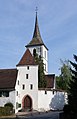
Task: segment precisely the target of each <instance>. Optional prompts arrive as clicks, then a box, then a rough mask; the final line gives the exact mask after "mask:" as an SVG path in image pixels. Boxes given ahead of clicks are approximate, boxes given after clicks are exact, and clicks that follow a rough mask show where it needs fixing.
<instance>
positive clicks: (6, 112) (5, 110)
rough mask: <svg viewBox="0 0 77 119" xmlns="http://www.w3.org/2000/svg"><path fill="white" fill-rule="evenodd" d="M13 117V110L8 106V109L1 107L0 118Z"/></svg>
mask: <svg viewBox="0 0 77 119" xmlns="http://www.w3.org/2000/svg"><path fill="white" fill-rule="evenodd" d="M7 115H11V108H10V107H8V106H6V107H0V116H7Z"/></svg>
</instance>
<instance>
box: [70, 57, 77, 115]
mask: <svg viewBox="0 0 77 119" xmlns="http://www.w3.org/2000/svg"><path fill="white" fill-rule="evenodd" d="M74 59H75V62H74V63H73V62H71V61H70V63H71V65H72V68H71V69H70V70H71V73H72V79H71V80H70V82H69V88H68V91H69V92H68V104H69V105H70V109H71V111H72V112H74V113H75V114H77V56H76V55H74Z"/></svg>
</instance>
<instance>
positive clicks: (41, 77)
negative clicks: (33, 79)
mask: <svg viewBox="0 0 77 119" xmlns="http://www.w3.org/2000/svg"><path fill="white" fill-rule="evenodd" d="M33 54H34V58H35V62H36V63H37V64H38V87H39V88H45V87H46V85H47V82H46V80H45V74H44V64H43V60H42V58H41V56H38V55H37V54H36V51H35V50H34V53H33Z"/></svg>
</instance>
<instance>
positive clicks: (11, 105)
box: [4, 102, 13, 110]
mask: <svg viewBox="0 0 77 119" xmlns="http://www.w3.org/2000/svg"><path fill="white" fill-rule="evenodd" d="M4 107H10V109H11V110H13V104H12V103H11V102H8V103H6V104H5V105H4Z"/></svg>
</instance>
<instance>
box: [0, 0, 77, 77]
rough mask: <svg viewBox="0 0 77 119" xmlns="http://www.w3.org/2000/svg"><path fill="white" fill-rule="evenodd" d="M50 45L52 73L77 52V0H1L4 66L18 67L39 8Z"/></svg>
mask: <svg viewBox="0 0 77 119" xmlns="http://www.w3.org/2000/svg"><path fill="white" fill-rule="evenodd" d="M36 6H37V7H38V23H39V28H40V33H41V36H42V39H43V41H44V43H45V44H46V46H47V47H48V49H49V54H48V58H49V73H55V74H56V75H59V74H60V70H59V68H60V67H61V62H60V59H62V60H65V59H66V60H68V59H69V60H72V61H74V59H73V54H76V55H77V0H0V68H3V69H4V68H15V67H16V64H17V63H18V62H19V60H20V59H21V57H22V55H23V53H24V52H25V49H26V48H25V45H27V44H28V43H29V41H30V40H31V39H32V35H33V31H34V24H35V8H36Z"/></svg>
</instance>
